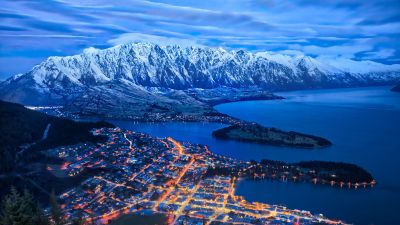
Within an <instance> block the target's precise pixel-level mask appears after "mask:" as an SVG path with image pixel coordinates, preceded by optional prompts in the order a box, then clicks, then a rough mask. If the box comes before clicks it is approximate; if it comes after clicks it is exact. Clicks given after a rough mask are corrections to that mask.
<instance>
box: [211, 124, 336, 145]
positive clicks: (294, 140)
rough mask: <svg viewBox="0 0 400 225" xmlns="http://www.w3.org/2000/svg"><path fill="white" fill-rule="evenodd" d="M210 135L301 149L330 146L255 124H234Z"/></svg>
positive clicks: (291, 132) (313, 138)
mask: <svg viewBox="0 0 400 225" xmlns="http://www.w3.org/2000/svg"><path fill="white" fill-rule="evenodd" d="M212 135H213V136H214V137H216V138H219V139H232V140H239V141H246V142H256V143H262V144H270V145H284V146H293V147H301V148H321V147H327V146H330V145H331V144H332V143H331V142H330V141H329V140H327V139H325V138H321V137H317V136H313V135H309V134H302V133H298V132H294V131H289V132H286V131H282V130H279V129H276V128H267V127H263V126H261V125H259V124H257V123H238V124H234V125H231V126H228V127H224V128H221V129H219V130H216V131H214V132H213V133H212Z"/></svg>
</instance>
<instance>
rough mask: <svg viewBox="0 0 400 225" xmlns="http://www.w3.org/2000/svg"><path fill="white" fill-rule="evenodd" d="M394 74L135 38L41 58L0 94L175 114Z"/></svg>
mask: <svg viewBox="0 0 400 225" xmlns="http://www.w3.org/2000/svg"><path fill="white" fill-rule="evenodd" d="M399 81H400V65H384V64H380V63H376V62H372V61H359V62H357V61H352V60H343V59H340V60H339V59H338V60H331V61H326V60H325V61H324V60H318V59H315V58H312V57H309V56H304V55H298V56H288V55H281V54H275V53H271V52H256V53H253V52H248V51H244V50H238V51H234V50H230V51H228V50H225V49H223V48H208V47H194V46H192V47H180V46H175V45H174V46H160V45H157V44H152V43H142V42H139V43H129V44H124V45H119V46H115V47H112V48H108V49H104V50H98V49H94V48H89V49H86V50H84V52H83V53H82V54H79V55H74V56H66V57H49V58H47V59H46V60H45V61H43V62H42V63H40V64H39V65H37V66H35V67H33V69H32V70H31V71H29V72H27V73H24V74H18V75H15V76H13V77H11V78H9V79H7V80H6V81H4V82H2V83H1V84H0V99H2V100H6V101H11V102H17V103H21V104H25V105H62V106H64V110H66V111H68V112H70V113H73V114H79V115H99V116H110V117H130V116H133V115H136V116H137V115H139V116H140V115H141V116H143V115H147V114H148V113H150V114H154V113H156V114H159V113H161V114H165V113H168V114H175V115H176V114H198V113H209V112H214V111H213V109H212V105H213V104H214V103H221V102H230V101H236V100H243V99H271V98H275V97H276V96H274V95H273V94H271V93H270V92H271V91H277V90H293V89H311V88H331V87H352V86H368V85H384V84H394V83H397V82H399ZM210 96H211V97H210Z"/></svg>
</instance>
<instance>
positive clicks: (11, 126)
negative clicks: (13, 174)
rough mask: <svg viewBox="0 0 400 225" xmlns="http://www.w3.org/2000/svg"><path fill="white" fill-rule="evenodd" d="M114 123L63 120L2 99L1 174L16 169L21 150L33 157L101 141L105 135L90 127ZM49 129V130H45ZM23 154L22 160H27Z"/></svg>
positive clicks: (0, 113) (0, 133)
mask: <svg viewBox="0 0 400 225" xmlns="http://www.w3.org/2000/svg"><path fill="white" fill-rule="evenodd" d="M111 126H113V125H111V124H109V123H106V122H96V123H93V122H75V121H72V120H68V119H61V118H57V117H54V116H49V115H46V114H44V113H40V112H36V111H33V110H30V109H27V108H25V107H24V106H22V105H19V104H15V103H9V102H4V101H0V146H1V147H0V173H1V172H4V171H8V170H12V167H13V166H15V165H16V163H15V162H14V160H15V159H16V155H17V153H18V152H19V154H20V153H21V152H23V153H24V154H26V155H30V157H29V158H31V157H32V155H31V154H34V152H36V150H44V149H48V148H54V147H57V146H62V145H71V144H76V143H80V142H100V141H103V138H102V137H96V136H94V135H92V134H91V133H90V130H92V129H93V128H97V127H111ZM46 128H47V131H48V132H45V130H46ZM45 133H46V134H45ZM26 155H24V156H23V157H26ZM21 157H22V156H21ZM23 157H22V158H21V159H20V160H22V161H23V160H24V159H23Z"/></svg>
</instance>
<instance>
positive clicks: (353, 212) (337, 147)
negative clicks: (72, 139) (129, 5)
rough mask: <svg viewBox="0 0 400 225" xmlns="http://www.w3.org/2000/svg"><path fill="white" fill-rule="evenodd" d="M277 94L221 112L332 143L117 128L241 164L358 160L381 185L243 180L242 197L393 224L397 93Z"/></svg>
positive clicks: (397, 186)
mask: <svg viewBox="0 0 400 225" xmlns="http://www.w3.org/2000/svg"><path fill="white" fill-rule="evenodd" d="M278 94H280V95H282V96H284V97H285V98H286V99H285V100H273V101H248V102H237V103H228V104H223V105H219V106H217V107H216V109H217V110H219V111H220V112H222V113H226V114H229V115H232V116H235V117H238V118H241V119H244V120H248V121H256V122H258V123H261V124H263V125H266V126H272V127H277V128H280V129H284V130H294V131H299V132H305V133H309V134H314V135H317V136H322V137H325V138H327V139H329V140H330V141H332V142H333V146H331V147H329V148H325V149H320V150H307V149H293V148H289V147H275V146H267V145H260V144H254V143H245V142H236V141H224V140H216V139H214V138H213V137H212V136H211V132H212V131H213V130H215V129H219V128H221V127H223V126H224V125H222V124H210V123H175V122H174V123H161V124H159V123H133V122H126V121H125V122H124V121H114V123H115V124H116V125H118V126H120V127H123V128H127V129H133V130H137V131H142V132H146V133H149V134H152V135H155V136H159V137H166V136H171V137H174V138H177V139H180V140H185V141H190V142H194V143H201V144H207V145H209V146H210V149H211V150H212V151H214V152H216V153H219V154H223V155H227V156H231V157H235V158H238V159H245V160H250V159H256V160H260V159H263V158H268V159H275V160H282V161H287V162H294V161H301V160H328V161H343V162H351V163H356V164H358V165H360V166H362V167H364V168H366V169H367V170H368V171H370V172H371V173H372V174H373V176H374V177H375V178H376V179H377V181H378V186H377V187H376V188H374V189H372V190H357V191H349V190H342V189H335V188H330V187H324V186H314V185H310V184H297V183H290V182H289V183H282V182H271V181H257V182H254V181H242V182H241V183H240V184H239V185H238V190H237V193H238V194H240V195H243V196H245V198H246V199H248V200H251V201H265V202H268V203H274V204H283V205H286V206H288V207H290V208H299V209H306V210H311V211H313V212H316V213H323V214H325V215H327V216H331V217H337V218H341V219H344V220H345V221H348V222H354V223H356V224H372V223H373V224H396V222H397V212H398V211H399V210H400V207H399V204H398V202H400V192H399V190H400V180H399V179H397V177H398V174H400V164H399V163H398V160H399V154H400V153H399V150H400V138H399V137H400V94H399V93H393V92H390V91H389V87H372V88H351V89H332V90H314V91H297V92H287V93H278Z"/></svg>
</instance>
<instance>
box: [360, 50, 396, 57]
mask: <svg viewBox="0 0 400 225" xmlns="http://www.w3.org/2000/svg"><path fill="white" fill-rule="evenodd" d="M395 52H396V50H394V49H380V50H379V51H372V52H366V53H364V56H363V57H362V58H363V59H387V58H389V57H392V56H394V55H395Z"/></svg>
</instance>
